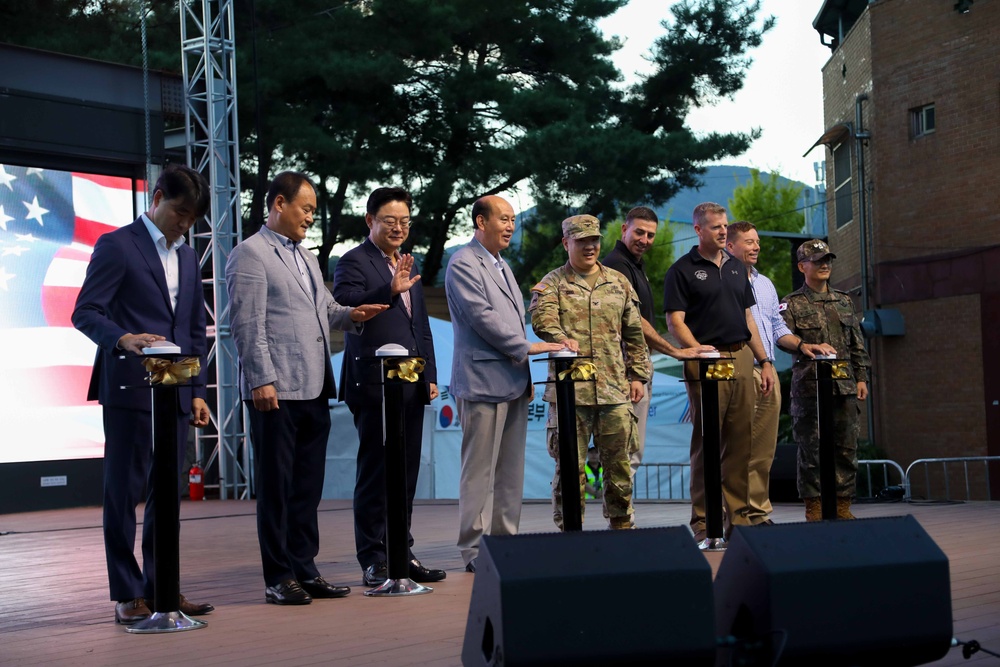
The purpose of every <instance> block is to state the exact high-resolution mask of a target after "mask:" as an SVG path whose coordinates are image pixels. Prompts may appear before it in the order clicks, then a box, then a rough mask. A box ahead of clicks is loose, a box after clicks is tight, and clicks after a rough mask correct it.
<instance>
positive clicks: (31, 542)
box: [0, 501, 1000, 665]
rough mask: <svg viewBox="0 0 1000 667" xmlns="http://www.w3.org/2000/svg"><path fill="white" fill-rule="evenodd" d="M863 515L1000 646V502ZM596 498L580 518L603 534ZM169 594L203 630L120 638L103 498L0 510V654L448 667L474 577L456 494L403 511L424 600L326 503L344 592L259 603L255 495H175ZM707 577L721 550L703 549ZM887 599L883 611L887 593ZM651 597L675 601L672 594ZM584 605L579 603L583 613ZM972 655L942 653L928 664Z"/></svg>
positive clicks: (539, 515) (650, 506) (541, 512)
mask: <svg viewBox="0 0 1000 667" xmlns="http://www.w3.org/2000/svg"><path fill="white" fill-rule="evenodd" d="M689 511H690V508H689V505H687V504H686V503H640V504H639V505H638V507H637V514H636V516H637V522H638V524H639V525H640V526H641V527H656V526H676V525H681V524H685V523H686V522H687V518H688V513H689ZM854 512H855V514H856V515H857V516H858V517H860V518H872V517H883V516H898V515H901V514H912V515H914V516H915V517H916V518H917V520H918V521H919V522H920V523H921V525H922V526H923V527H924V528H925V529H926V530H927V532H928V533H929V534H930V535H931V536H932V537H933V538H934V540H935V541H936V542H937V544H938V545H939V546H940V547H941V548H942V549H943V550H944V552H945V553H946V554H947V555H948V558H949V561H950V571H951V585H952V599H953V612H954V634H955V636H957V637H959V638H960V639H962V640H971V639H976V640H978V641H979V642H980V644H982V645H983V646H984V647H985V648H987V649H990V650H992V651H997V652H1000V502H974V503H958V504H902V503H895V504H867V505H858V506H856V507H855V509H854ZM600 514H601V510H600V506H599V505H591V506H589V508H588V515H587V522H586V526H585V528H586V529H588V530H591V529H594V530H598V529H602V528H603V525H602V524H603V522H602V520H601V516H600ZM181 517H182V528H181V591H182V592H183V593H184V594H185V595H186V596H187V597H188V598H189V599H191V600H193V601H198V602H202V601H205V602H211V603H212V604H214V605H215V607H216V610H215V611H214V612H213V613H211V614H210V615H208V616H204V617H202V619H203V620H207V621H208V627H206V628H203V629H200V630H196V631H191V632H180V633H172V634H160V635H133V634H128V633H126V632H125V629H124V627H123V626H119V625H115V623H114V607H113V604H112V603H111V602H109V601H108V599H107V597H108V596H107V575H106V572H105V567H104V549H103V541H102V537H101V510H100V508H79V509H68V510H58V511H46V512H32V513H24V514H7V515H0V664H4V665H11V664H16V665H29V664H30V665H35V664H56V665H61V664H70V663H72V664H74V665H112V664H124V663H126V662H127V663H130V664H142V665H166V664H171V665H181V664H191V665H194V664H213V665H227V664H233V665H273V664H290V665H312V664H317V665H318V664H322V665H459V664H461V657H460V656H461V652H462V641H463V638H464V633H465V623H466V616H467V615H468V610H469V597H470V594H471V590H472V581H473V577H474V575H471V574H468V573H466V572H465V571H464V569H463V567H462V561H461V558H460V556H459V553H458V550H457V549H456V548H455V546H454V544H455V539H456V537H457V522H458V505H457V503H456V502H455V501H436V502H435V501H424V502H421V503H419V505H418V506H417V507H415V508H414V513H413V524H414V525H413V535H414V538H415V540H416V545H415V548H414V550H415V552H416V554H417V556H418V557H419V558H420V559H421V560H422V561H423V562H424V564H425V565H427V566H430V567H442V568H444V569H446V570H447V571H448V578H447V579H446V580H445V581H443V582H440V583H437V584H432V586H433V587H434V589H435V590H434V592H433V593H431V594H429V595H420V596H412V597H406V598H393V599H385V598H368V597H365V596H364V595H362V591H363V590H364V588H363V587H362V586H361V570H360V567H359V566H358V564H357V561H356V560H355V557H354V532H353V521H352V513H351V508H350V502H349V501H324V502H323V504H322V505H321V511H320V531H321V536H322V548H321V551H320V555H319V559H318V563H319V567H320V571H321V572H322V573H323V575H324V576H325V577H326V578H327V579H328V580H329V581H331V582H333V583H336V584H347V585H350V586H352V588H353V591H352V593H351V595H350V596H349V597H347V598H344V599H340V600H316V601H314V602H313V603H312V604H311V605H307V606H302V607H277V606H274V605H267V604H265V603H264V584H263V580H262V579H261V573H260V561H259V553H258V550H257V532H256V521H255V515H254V505H253V502H252V501H205V502H187V501H186V502H184V503H183V504H182V506H181ZM773 518H774V520H775V521H776V522H778V523H785V522H796V521H800V520H802V508H801V506H800V505H778V506H776V508H775V512H774V515H773ZM552 528H553V526H552V521H551V517H550V508H549V505H548V504H547V503H540V502H535V503H527V504H525V507H524V513H523V517H522V522H521V530H522V532H549V531H551V530H552ZM706 558H707V560H708V561H709V563H710V564H711V565H712V569H713V572H714V571H715V570H716V569H717V568H718V566H719V563H721V561H722V558H723V555H722V554H706ZM883 602H884V608H885V612H886V613H887V614H890V613H892V611H893V604H892V600H891V599H886V600H884V601H883ZM664 604H680V605H683V600H675V601H671V600H670V599H669V596H667V598H666V599H665V602H664ZM581 613H586V612H585V611H581ZM978 661H988V662H987V664H996V662H997V659H996V658H993V657H991V656H989V655H987V654H984V653H978V654H977V655H975V656H973V659H972V660H965V659H963V658H962V655H961V650H960V649H952V650H951V651H950V652H949V654H948V655H947V657H946V658H945V659H943V660H941V661H938V662H937V663H934V664H937V665H959V664H963V665H964V664H970V663H973V662H978Z"/></svg>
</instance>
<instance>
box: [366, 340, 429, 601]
mask: <svg viewBox="0 0 1000 667" xmlns="http://www.w3.org/2000/svg"><path fill="white" fill-rule="evenodd" d="M387 348H388V349H387ZM397 348H400V346H394V345H386V346H383V347H382V348H379V349H378V350H377V351H376V353H375V355H376V356H375V357H372V358H368V359H362V360H363V361H371V362H372V363H375V362H377V363H379V364H380V365H381V367H382V438H383V440H382V442H383V445H384V447H385V513H386V517H385V549H386V567H387V575H388V577H387V578H386V580H385V582H383V583H382V584H381V585H379V586H376V587H375V588H372V589H369V590H367V591H365V595H366V596H368V597H396V596H400V595H422V594H424V593H431V592H433V591H434V589H433V588H431V587H430V586H423V585H421V584H418V583H417V582H415V581H413V580H412V579H410V559H409V550H410V547H409V540H408V537H407V536H408V533H409V530H408V527H407V525H406V523H407V522H406V446H405V443H404V433H405V423H404V417H403V387H404V386H405V385H406V384H408V383H409V382H410V381H409V380H407V379H404V378H403V377H401V375H402V373H401V372H400V368H399V367H400V364H401V363H402V362H404V360H413V361H416V362H420V363H422V362H423V360H421V359H418V358H416V357H412V356H411V355H410V354H409V351H408V350H406V349H405V348H400V349H397ZM420 372H422V368H421V370H420V371H414V375H417V374H419V373H420Z"/></svg>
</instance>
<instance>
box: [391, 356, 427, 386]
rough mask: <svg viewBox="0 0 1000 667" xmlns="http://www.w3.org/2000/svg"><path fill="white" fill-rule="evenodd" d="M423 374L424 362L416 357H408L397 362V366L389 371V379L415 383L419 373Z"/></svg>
mask: <svg viewBox="0 0 1000 667" xmlns="http://www.w3.org/2000/svg"><path fill="white" fill-rule="evenodd" d="M423 372H424V360H423V359H417V358H416V357H408V358H406V359H403V360H401V361H400V362H399V365H398V366H397V367H396V368H394V369H392V370H390V371H389V378H390V379H392V378H398V379H400V380H406V381H407V382H416V381H417V380H418V379H419V376H420V374H421V373H423Z"/></svg>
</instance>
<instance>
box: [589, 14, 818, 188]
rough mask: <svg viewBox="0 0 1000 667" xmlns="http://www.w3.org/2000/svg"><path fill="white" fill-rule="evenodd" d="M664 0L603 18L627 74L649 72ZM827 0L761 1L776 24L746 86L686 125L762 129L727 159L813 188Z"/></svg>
mask: <svg viewBox="0 0 1000 667" xmlns="http://www.w3.org/2000/svg"><path fill="white" fill-rule="evenodd" d="M673 4H674V2H665V1H664V0H631V2H629V4H628V5H627V6H626V7H624V8H623V9H621V10H619V11H618V12H617V13H616V14H614V15H613V16H611V17H609V18H608V19H606V20H605V21H602V22H601V23H600V27H601V29H602V30H603V31H604V33H605V34H606V35H618V36H619V37H621V38H622V39H623V40H624V41H625V45H624V47H623V48H622V49H621V51H619V52H618V54H617V55H616V57H615V59H614V60H615V63H616V64H617V66H618V68H619V69H620V70H621V71H622V73H623V74H625V76H626V77H629V76H632V75H634V73H635V72H643V71H648V70H649V64H648V63H647V62H646V61H645V60H643V56H644V55H645V54H647V53H648V51H649V48H650V46H651V45H652V44H653V41H654V40H655V39H656V38H657V37H659V36H660V35H662V34H663V33H664V29H663V28H662V27H661V25H660V22H661V21H662V20H663V19H665V18H671V17H672V15H671V14H670V11H669V10H670V6H672V5H673ZM822 4H823V3H822V0H762V2H761V11H760V16H767V15H772V16H774V17H775V18H776V19H777V22H776V25H775V26H774V28H772V29H771V30H770V32H768V33H766V34H765V35H764V42H763V44H762V45H761V46H760V47H758V48H757V49H755V50H753V51H751V52H750V56H751V57H752V58H753V61H754V62H753V64H752V65H751V66H750V69H749V70H748V72H747V75H746V78H745V80H744V85H743V89H742V90H741V91H739V92H738V93H737V94H736V96H735V97H734V99H732V100H727V99H723V100H721V101H720V102H719V103H718V104H717V105H716V106H713V107H704V108H699V109H693V110H692V112H691V113H690V115H689V116H688V126H689V127H690V128H691V129H692V130H694V131H695V132H712V131H716V132H726V131H745V130H747V129H748V128H751V127H758V128H760V129H761V130H762V131H763V134H762V136H761V138H760V139H758V140H757V141H756V142H754V144H753V146H752V147H751V148H750V150H749V151H748V152H747V153H745V154H744V155H742V156H740V157H738V158H735V159H730V160H726V163H728V164H740V165H746V166H750V167H757V168H759V169H761V170H762V171H778V172H779V173H781V174H782V175H783V176H786V177H788V178H792V179H794V180H797V181H801V182H803V183H806V184H807V185H814V184H815V183H816V177H815V172H814V170H813V163H814V162H818V161H821V160H823V159H824V157H825V155H824V151H823V150H821V148H817V149H814V150H813V151H812V152H811V153H810V154H809V155H808V156H807V157H805V158H803V157H802V154H803V153H805V152H806V150H807V149H808V148H809V147H810V146H811V145H812V144H813V142H815V141H816V139H817V138H818V137H819V136H820V135H821V134H822V133H823V130H824V127H823V81H822V72H821V69H822V67H823V65H824V64H825V63H826V61H827V60H828V59H829V57H830V53H831V52H830V49H829V48H828V47H826V46H823V45H822V44H821V43H820V41H819V33H817V32H816V31H815V30H814V29H813V27H812V21H813V19H814V18H816V14H818V13H819V9H820V7H821V6H822Z"/></svg>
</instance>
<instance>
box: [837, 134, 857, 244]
mask: <svg viewBox="0 0 1000 667" xmlns="http://www.w3.org/2000/svg"><path fill="white" fill-rule="evenodd" d="M833 208H834V211H835V218H836V221H837V228H838V229H839V228H840V227H843V226H844V225H846V224H847V223H849V222H850V221H851V220H853V219H854V198H853V197H852V191H851V144H850V143H848V142H846V141H844V142H842V143H839V144H837V145H836V146H834V147H833Z"/></svg>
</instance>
